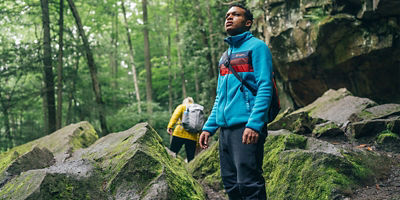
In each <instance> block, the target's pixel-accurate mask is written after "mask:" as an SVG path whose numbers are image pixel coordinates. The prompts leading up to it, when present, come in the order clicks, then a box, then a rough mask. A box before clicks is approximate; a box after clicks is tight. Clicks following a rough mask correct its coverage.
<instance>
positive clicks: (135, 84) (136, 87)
mask: <svg viewBox="0 0 400 200" xmlns="http://www.w3.org/2000/svg"><path fill="white" fill-rule="evenodd" d="M121 7H122V12H123V14H124V22H125V23H124V25H125V29H126V37H127V40H128V46H129V58H130V60H131V63H130V64H131V66H132V76H133V85H134V86H135V94H136V101H137V104H138V113H139V114H140V113H142V108H141V106H140V104H141V103H140V91H139V84H138V80H137V75H136V65H135V59H134V52H133V46H132V40H131V33H130V31H129V27H128V20H127V18H126V10H125V5H124V1H123V0H121Z"/></svg>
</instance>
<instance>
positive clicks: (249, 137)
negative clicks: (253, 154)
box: [242, 128, 259, 144]
mask: <svg viewBox="0 0 400 200" xmlns="http://www.w3.org/2000/svg"><path fill="white" fill-rule="evenodd" d="M258 136H259V134H258V133H257V132H256V131H254V130H253V129H251V128H246V129H244V132H243V137H242V143H243V144H256V143H257V141H258Z"/></svg>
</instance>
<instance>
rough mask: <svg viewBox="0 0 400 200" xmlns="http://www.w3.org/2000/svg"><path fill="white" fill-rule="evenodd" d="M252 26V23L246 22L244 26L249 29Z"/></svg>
mask: <svg viewBox="0 0 400 200" xmlns="http://www.w3.org/2000/svg"><path fill="white" fill-rule="evenodd" d="M252 24H253V21H251V20H247V21H246V24H245V26H247V27H248V28H249V29H250V27H251V25H252Z"/></svg>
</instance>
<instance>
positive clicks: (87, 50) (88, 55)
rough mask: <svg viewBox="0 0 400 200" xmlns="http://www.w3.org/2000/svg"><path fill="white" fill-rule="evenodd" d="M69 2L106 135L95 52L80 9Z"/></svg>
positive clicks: (71, 0) (101, 124)
mask: <svg viewBox="0 0 400 200" xmlns="http://www.w3.org/2000/svg"><path fill="white" fill-rule="evenodd" d="M68 4H69V7H70V9H71V11H72V14H73V15H74V18H75V22H76V26H77V28H78V31H79V35H80V36H81V38H82V42H83V48H84V49H85V54H86V61H87V64H88V66H89V71H90V77H91V79H92V86H93V91H94V93H95V96H96V103H97V108H98V111H99V118H100V126H101V129H102V132H103V135H105V134H107V133H108V129H107V122H106V115H105V104H104V102H103V99H102V97H101V88H100V83H99V80H98V78H97V67H96V64H95V62H94V58H93V54H92V51H91V49H90V46H89V42H88V39H87V37H86V35H85V31H84V30H83V26H82V21H81V18H80V17H79V13H78V10H77V9H76V7H75V4H74V2H73V0H68Z"/></svg>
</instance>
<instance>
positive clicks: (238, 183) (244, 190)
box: [219, 124, 266, 200]
mask: <svg viewBox="0 0 400 200" xmlns="http://www.w3.org/2000/svg"><path fill="white" fill-rule="evenodd" d="M244 129H245V124H242V125H238V126H234V127H229V128H221V133H220V138H219V142H220V143H219V157H220V165H221V176H222V181H223V183H224V187H225V190H226V192H227V193H228V196H229V199H230V200H236V199H237V200H239V199H240V200H242V199H245V200H250V199H254V200H264V199H266V194H265V180H264V178H263V176H262V161H263V156H264V142H265V137H266V136H265V135H261V134H260V136H259V138H258V142H257V144H243V143H242V135H243V131H244Z"/></svg>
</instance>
